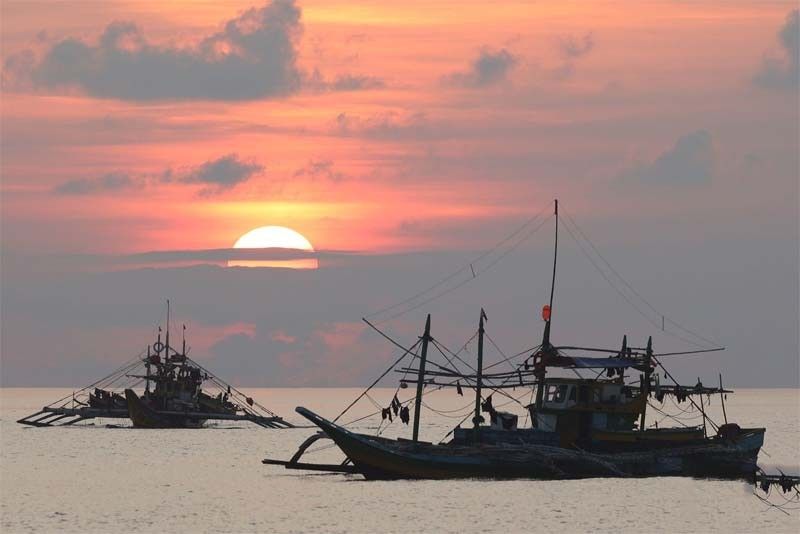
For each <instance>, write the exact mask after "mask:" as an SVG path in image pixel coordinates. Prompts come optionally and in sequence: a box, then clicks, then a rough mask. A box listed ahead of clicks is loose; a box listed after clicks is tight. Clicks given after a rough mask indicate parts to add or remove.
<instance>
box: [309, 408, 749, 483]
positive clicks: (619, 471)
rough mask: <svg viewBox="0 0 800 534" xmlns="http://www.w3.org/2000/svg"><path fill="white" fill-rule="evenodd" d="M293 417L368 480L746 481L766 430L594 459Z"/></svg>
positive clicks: (541, 447)
mask: <svg viewBox="0 0 800 534" xmlns="http://www.w3.org/2000/svg"><path fill="white" fill-rule="evenodd" d="M297 412H298V413H299V414H300V415H302V416H303V417H305V418H306V419H308V420H309V421H311V422H312V423H314V424H315V425H317V426H318V427H320V428H321V429H322V430H323V431H324V432H325V433H326V434H327V435H328V436H329V437H330V438H331V439H332V440H333V441H334V442H335V443H336V444H337V445H338V446H339V448H340V449H341V450H342V452H344V454H345V455H346V456H347V457H348V458H349V459H350V460H351V461H352V463H353V465H354V466H355V467H356V468H357V470H358V472H360V473H361V474H362V475H363V476H364V477H366V478H368V479H404V478H406V479H445V478H532V479H551V480H552V479H558V480H563V479H578V478H593V477H648V476H690V477H710V478H750V477H752V476H753V474H754V473H755V469H756V459H757V456H758V451H759V449H760V447H761V445H762V444H763V438H764V429H751V430H744V431H742V434H741V437H740V439H739V440H736V441H722V440H714V439H709V440H707V441H706V442H705V443H703V444H700V445H689V446H681V447H673V448H669V449H662V450H646V451H637V452H622V453H614V454H607V453H604V454H596V453H589V452H585V451H582V450H574V449H567V448H562V447H557V446H550V445H536V444H526V445H518V446H515V445H509V444H500V445H480V444H479V445H470V446H457V445H452V444H443V445H433V444H429V443H417V444H415V443H413V442H411V441H406V440H387V439H382V438H374V437H372V436H367V435H364V434H357V433H354V432H351V431H349V430H347V429H345V428H343V427H340V426H338V425H336V424H334V423H332V422H330V421H328V420H326V419H324V418H322V417H320V416H318V415H316V414H315V413H313V412H311V411H310V410H307V409H305V408H297Z"/></svg>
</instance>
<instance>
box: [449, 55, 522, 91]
mask: <svg viewBox="0 0 800 534" xmlns="http://www.w3.org/2000/svg"><path fill="white" fill-rule="evenodd" d="M518 61H519V60H518V58H517V57H516V56H514V55H513V54H512V53H511V52H509V51H508V50H506V49H505V48H501V49H499V50H492V49H491V48H489V47H486V46H484V47H482V48H481V49H480V52H479V53H478V57H477V58H475V59H474V60H473V61H472V63H470V65H469V68H468V69H467V70H465V71H459V72H454V73H452V74H449V75H447V76H445V78H444V82H445V83H446V84H448V85H455V86H460V87H467V88H473V89H478V88H483V87H489V86H492V85H496V84H498V83H501V82H504V81H506V80H507V79H508V75H509V74H510V72H511V70H512V69H513V68H514V66H515V65H516V64H517V63H518Z"/></svg>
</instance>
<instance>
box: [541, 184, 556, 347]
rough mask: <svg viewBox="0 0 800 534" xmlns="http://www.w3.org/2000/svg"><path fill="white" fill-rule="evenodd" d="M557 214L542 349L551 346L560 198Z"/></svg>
mask: <svg viewBox="0 0 800 534" xmlns="http://www.w3.org/2000/svg"><path fill="white" fill-rule="evenodd" d="M555 215H556V238H555V245H554V247H553V279H552V282H551V283H550V304H549V307H548V310H549V312H548V315H547V322H546V323H545V325H544V340H543V341H542V349H549V348H550V321H551V319H552V317H553V295H555V292H556V264H557V263H558V199H556V200H555Z"/></svg>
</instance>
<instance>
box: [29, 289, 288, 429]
mask: <svg viewBox="0 0 800 534" xmlns="http://www.w3.org/2000/svg"><path fill="white" fill-rule="evenodd" d="M185 330H186V328H185V327H184V334H185ZM142 383H144V391H143V392H142V393H141V395H140V394H137V393H136V391H134V388H135V387H136V386H139V385H141V384H142ZM204 386H206V387H207V388H209V389H208V390H206V389H204ZM211 389H213V393H211V394H210V393H209V391H210V390H211ZM94 418H129V419H130V420H131V422H132V423H133V426H134V427H137V428H200V427H202V426H204V425H205V423H206V422H207V421H210V420H217V421H250V422H252V423H255V424H257V425H260V426H263V427H266V428H290V427H292V426H293V425H291V424H290V423H288V422H286V421H285V420H283V419H282V418H281V417H279V416H278V415H276V414H275V413H273V412H271V411H269V410H267V409H266V408H264V407H263V406H261V405H260V404H258V403H257V402H256V401H255V400H253V399H252V398H251V397H248V396H246V395H244V394H243V393H242V392H240V391H238V390H237V389H236V388H234V387H232V386H231V385H230V384H227V383H225V382H223V381H222V380H221V379H220V378H218V377H216V376H214V375H213V374H212V373H210V372H209V371H208V370H207V369H205V368H204V367H203V366H201V365H200V364H199V363H197V362H195V361H194V360H192V359H191V358H189V356H188V354H187V349H186V338H185V336H184V339H183V341H182V347H181V350H180V352H179V351H178V350H176V349H175V348H174V347H172V346H171V345H170V339H169V301H167V329H166V335H165V339H164V342H163V343H162V341H161V328H160V327H159V329H158V338H157V340H156V342H155V343H153V344H152V345H148V346H147V349H146V351H145V352H144V353H143V354H142V355H139V356H136V357H135V358H134V359H133V360H132V361H130V362H127V363H126V364H125V365H123V366H122V367H121V368H119V369H117V370H116V371H114V372H113V373H111V374H110V375H108V376H106V377H104V378H102V379H100V380H99V381H97V382H95V383H94V384H92V385H90V386H87V387H86V388H83V389H81V390H78V391H76V392H74V393H73V394H72V395H70V396H68V397H65V398H63V399H60V400H59V401H56V402H55V403H53V404H51V405H48V406H45V407H44V408H42V410H40V411H39V412H37V413H34V414H31V415H29V416H27V417H24V418H22V419H20V420H19V421H17V422H18V423H22V424H25V425H31V426H39V427H42V426H68V425H72V424H75V423H77V422H80V421H85V420H87V419H94Z"/></svg>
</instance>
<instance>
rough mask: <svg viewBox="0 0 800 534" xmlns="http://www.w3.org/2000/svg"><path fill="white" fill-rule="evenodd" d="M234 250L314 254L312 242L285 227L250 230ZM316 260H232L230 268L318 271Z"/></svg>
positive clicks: (229, 263) (235, 244)
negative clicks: (271, 249) (266, 249)
mask: <svg viewBox="0 0 800 534" xmlns="http://www.w3.org/2000/svg"><path fill="white" fill-rule="evenodd" d="M233 248H238V249H259V248H276V249H289V250H303V251H308V252H313V251H314V247H313V246H312V245H311V242H310V241H309V240H308V239H306V238H305V236H303V235H302V234H301V233H299V232H296V231H294V230H292V229H291V228H286V227H285V226H262V227H260V228H255V229H253V230H250V231H249V232H247V233H246V234H244V235H242V236H241V237H240V238H239V239H237V240H236V243H234V245H233ZM318 266H319V265H318V262H317V259H316V258H301V259H288V260H231V261H229V262H228V267H283V268H287V269H316V268H317V267H318Z"/></svg>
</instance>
